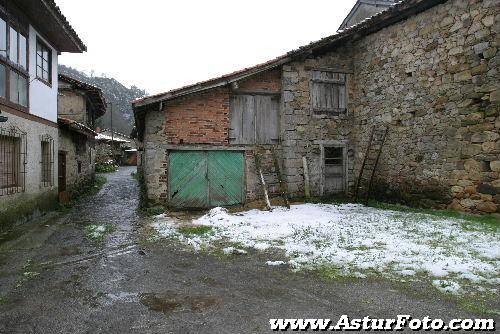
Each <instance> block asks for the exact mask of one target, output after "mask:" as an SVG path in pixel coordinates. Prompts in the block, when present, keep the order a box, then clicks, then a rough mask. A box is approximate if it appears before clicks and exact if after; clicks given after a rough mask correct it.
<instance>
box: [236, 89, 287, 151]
mask: <svg viewBox="0 0 500 334" xmlns="http://www.w3.org/2000/svg"><path fill="white" fill-rule="evenodd" d="M230 118H231V128H230V129H229V141H230V143H232V144H273V143H277V142H278V139H279V99H278V98H277V97H274V96H268V95H234V96H233V97H232V98H231V103H230Z"/></svg>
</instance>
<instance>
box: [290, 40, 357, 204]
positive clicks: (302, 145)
mask: <svg viewBox="0 0 500 334" xmlns="http://www.w3.org/2000/svg"><path fill="white" fill-rule="evenodd" d="M352 52H353V51H352V49H351V48H350V47H343V48H341V49H339V50H338V51H336V52H331V53H329V54H328V55H325V56H320V57H315V58H309V59H306V60H304V61H295V62H292V63H290V64H287V65H284V66H283V108H282V114H281V117H282V120H281V127H282V139H283V140H282V147H283V166H284V176H285V178H286V180H287V183H288V189H289V191H290V194H291V195H292V196H304V172H303V163H302V157H306V159H307V162H308V168H309V174H310V182H311V191H312V194H313V195H315V196H322V195H325V194H324V192H323V182H324V180H323V161H322V159H321V156H322V150H323V147H324V146H325V145H338V146H345V147H346V150H347V152H348V154H349V155H351V156H352V152H353V151H352V147H351V140H350V138H351V137H352V134H353V133H352V127H353V126H352V124H353V112H354V103H353V102H354V101H353V100H354V99H353V97H354V95H353V94H354V81H353V80H352V77H353V75H352V71H353V64H352V59H353V54H352ZM320 68H328V69H332V70H335V71H338V72H343V73H347V95H348V97H347V113H346V114H344V115H340V116H321V115H315V114H313V112H312V105H311V98H310V92H311V79H312V70H314V69H320ZM347 169H348V175H347V178H348V183H349V185H351V186H352V184H353V181H354V178H353V175H352V169H353V165H352V159H349V160H348V166H347Z"/></svg>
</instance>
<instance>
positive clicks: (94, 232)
mask: <svg viewBox="0 0 500 334" xmlns="http://www.w3.org/2000/svg"><path fill="white" fill-rule="evenodd" d="M113 230H114V227H113V225H111V224H102V225H98V224H92V225H87V226H85V228H84V231H85V235H86V236H87V238H88V239H89V240H92V241H94V242H96V243H101V242H103V241H104V238H105V237H106V235H108V234H110V233H111V232H113Z"/></svg>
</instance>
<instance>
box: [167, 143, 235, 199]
mask: <svg viewBox="0 0 500 334" xmlns="http://www.w3.org/2000/svg"><path fill="white" fill-rule="evenodd" d="M169 193H170V203H169V204H170V205H171V206H173V207H176V208H208V207H215V206H226V205H234V204H240V203H243V199H244V157H243V153H242V152H237V151H175V152H171V153H170V155H169Z"/></svg>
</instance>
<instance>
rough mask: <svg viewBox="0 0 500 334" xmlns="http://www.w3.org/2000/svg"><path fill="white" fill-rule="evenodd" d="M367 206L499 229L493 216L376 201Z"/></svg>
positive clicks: (497, 219) (499, 221)
mask: <svg viewBox="0 0 500 334" xmlns="http://www.w3.org/2000/svg"><path fill="white" fill-rule="evenodd" d="M368 205H369V206H371V207H373V208H378V209H384V210H393V211H400V212H410V213H422V214H428V215H432V216H435V217H439V218H454V219H462V220H465V221H468V222H471V223H480V224H486V225H489V226H492V227H494V228H500V218H498V217H497V216H494V215H472V214H467V213H463V212H459V211H455V210H437V209H422V208H411V207H409V206H405V205H401V204H388V203H381V202H377V201H370V202H369V203H368Z"/></svg>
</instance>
